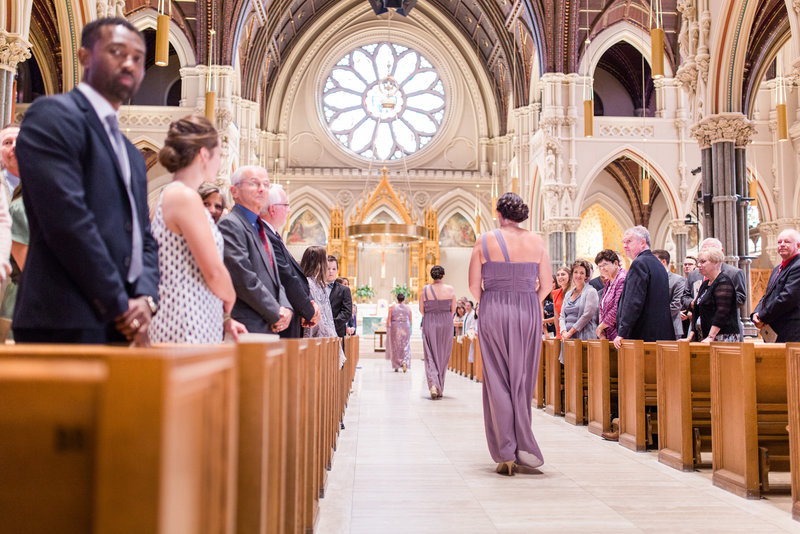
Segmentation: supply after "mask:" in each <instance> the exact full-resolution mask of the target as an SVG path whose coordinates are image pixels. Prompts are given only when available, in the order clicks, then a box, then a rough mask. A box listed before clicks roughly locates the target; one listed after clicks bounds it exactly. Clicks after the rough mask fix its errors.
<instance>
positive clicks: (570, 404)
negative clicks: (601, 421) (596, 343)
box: [563, 339, 588, 425]
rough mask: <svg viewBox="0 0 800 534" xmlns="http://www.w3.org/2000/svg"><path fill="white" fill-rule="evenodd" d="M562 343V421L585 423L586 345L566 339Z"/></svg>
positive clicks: (578, 340) (575, 340) (576, 423)
mask: <svg viewBox="0 0 800 534" xmlns="http://www.w3.org/2000/svg"><path fill="white" fill-rule="evenodd" d="M563 343H564V420H565V421H566V422H567V423H570V424H573V425H583V424H585V423H586V421H585V417H586V411H587V410H586V409H585V405H584V402H585V400H586V394H587V391H586V387H587V366H588V363H587V354H586V349H587V343H586V341H581V340H580V339H567V340H564V341H563Z"/></svg>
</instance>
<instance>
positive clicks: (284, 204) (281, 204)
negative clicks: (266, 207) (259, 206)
mask: <svg viewBox="0 0 800 534" xmlns="http://www.w3.org/2000/svg"><path fill="white" fill-rule="evenodd" d="M270 206H286V207H287V208H288V207H289V204H287V203H286V202H283V203H279V204H270Z"/></svg>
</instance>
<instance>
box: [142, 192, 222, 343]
mask: <svg viewBox="0 0 800 534" xmlns="http://www.w3.org/2000/svg"><path fill="white" fill-rule="evenodd" d="M169 187H186V186H185V185H183V184H181V183H180V182H173V183H171V184H169V185H168V186H167V187H165V188H164V191H166V190H167V188H169ZM164 191H162V192H161V196H160V197H159V199H158V206H157V208H156V213H155V216H154V217H153V221H152V223H151V231H152V233H153V237H155V239H156V241H158V268H159V270H160V272H161V277H160V280H159V284H158V294H159V299H160V308H159V310H158V313H156V314H155V315H154V316H153V321H152V322H151V323H150V341H151V342H153V343H221V342H222V336H223V331H222V300H220V299H219V298H218V297H217V296H216V295H214V294H213V293H212V292H211V290H210V289H209V288H208V285H206V281H205V279H204V278H203V273H201V272H200V267H199V266H198V265H197V262H196V261H195V259H194V256H192V253H191V251H190V250H189V245H188V244H187V243H186V239H185V238H184V237H183V236H182V235H178V234H176V233H173V232H172V231H170V230H169V229H168V228H167V226H166V225H165V224H164V216H163V213H162V211H161V199H162V198H163V196H164ZM204 211H205V210H204ZM205 213H206V217H207V218H208V224H209V226H210V227H211V233H212V235H213V236H214V244H215V245H216V246H217V251H218V252H219V255H220V258H221V257H222V249H223V246H224V244H223V241H222V234H220V232H219V230H218V229H217V226H216V225H215V224H214V220H213V219H212V218H211V214H209V213H208V212H207V211H206V212H205Z"/></svg>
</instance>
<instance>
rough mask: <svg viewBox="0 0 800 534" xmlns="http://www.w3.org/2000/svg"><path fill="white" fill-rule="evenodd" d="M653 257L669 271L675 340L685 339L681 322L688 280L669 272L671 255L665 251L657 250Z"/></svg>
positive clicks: (670, 303)
mask: <svg viewBox="0 0 800 534" xmlns="http://www.w3.org/2000/svg"><path fill="white" fill-rule="evenodd" d="M653 255H654V256H655V257H656V258H658V261H660V262H661V265H663V266H664V269H665V270H666V271H667V280H668V282H669V313H670V315H671V316H672V327H673V328H674V329H675V339H680V338H681V337H683V323H682V322H681V307H682V303H681V299H682V298H683V290H684V287H685V285H686V280H685V279H684V278H683V277H682V276H681V275H679V274H675V273H673V272H672V271H670V270H669V260H670V255H669V252H667V251H666V250H664V249H656V250H654V251H653Z"/></svg>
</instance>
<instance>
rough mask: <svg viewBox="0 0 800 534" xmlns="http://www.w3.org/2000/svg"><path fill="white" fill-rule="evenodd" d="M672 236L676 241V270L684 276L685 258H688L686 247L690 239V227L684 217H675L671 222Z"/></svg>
mask: <svg viewBox="0 0 800 534" xmlns="http://www.w3.org/2000/svg"><path fill="white" fill-rule="evenodd" d="M669 227H670V230H672V237H673V239H674V241H675V258H673V259H674V261H675V271H676V272H677V273H678V274H679V275H681V276H683V271H682V269H683V260H684V259H685V258H686V249H687V247H688V241H689V227H688V226H686V222H685V221H684V220H683V219H673V220H672V221H670V223H669Z"/></svg>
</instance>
